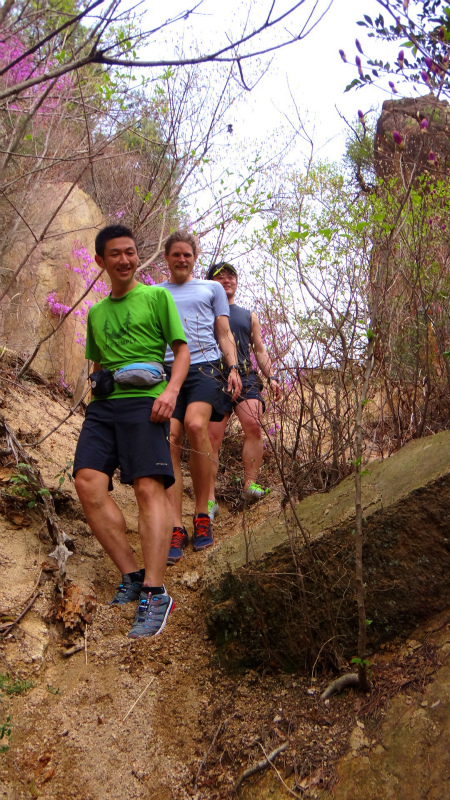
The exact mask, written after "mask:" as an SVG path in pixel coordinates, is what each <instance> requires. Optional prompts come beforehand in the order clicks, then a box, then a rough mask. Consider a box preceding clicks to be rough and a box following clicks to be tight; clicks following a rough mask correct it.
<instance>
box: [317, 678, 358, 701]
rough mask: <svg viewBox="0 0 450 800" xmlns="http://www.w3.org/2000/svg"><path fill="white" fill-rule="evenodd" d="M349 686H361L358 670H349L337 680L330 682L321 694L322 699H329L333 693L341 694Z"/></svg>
mask: <svg viewBox="0 0 450 800" xmlns="http://www.w3.org/2000/svg"><path fill="white" fill-rule="evenodd" d="M348 686H359V676H358V673H357V672H348V673H347V675H342V676H341V677H340V678H337V679H336V680H335V681H333V682H332V683H330V684H329V685H328V686H327V688H326V689H325V691H324V692H322V694H321V695H320V699H321V700H327V699H328V697H331V695H333V694H339V692H342V690H343V689H347V687H348Z"/></svg>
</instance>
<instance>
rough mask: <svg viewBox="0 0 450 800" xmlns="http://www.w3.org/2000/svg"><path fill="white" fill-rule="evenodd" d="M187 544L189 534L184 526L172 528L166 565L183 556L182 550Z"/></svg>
mask: <svg viewBox="0 0 450 800" xmlns="http://www.w3.org/2000/svg"><path fill="white" fill-rule="evenodd" d="M188 544H189V536H188V533H187V530H186V528H179V527H177V528H174V529H173V533H172V542H171V544H170V550H169V554H168V556H167V566H169V567H170V566H172V565H173V564H176V563H177V561H180V560H181V559H182V558H183V550H184V548H185V547H187V546H188Z"/></svg>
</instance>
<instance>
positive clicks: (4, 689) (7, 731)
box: [0, 673, 33, 753]
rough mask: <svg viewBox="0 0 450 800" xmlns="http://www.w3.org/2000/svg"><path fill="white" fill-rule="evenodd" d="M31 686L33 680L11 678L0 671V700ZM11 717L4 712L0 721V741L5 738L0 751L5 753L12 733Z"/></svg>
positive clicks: (18, 693)
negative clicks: (3, 717)
mask: <svg viewBox="0 0 450 800" xmlns="http://www.w3.org/2000/svg"><path fill="white" fill-rule="evenodd" d="M32 686H33V681H29V680H22V679H21V678H13V677H12V676H11V675H9V674H8V673H6V674H2V673H0V700H2V699H3V698H4V696H5V695H6V696H7V697H12V696H13V695H21V694H24V693H25V692H27V691H28V690H29V689H31V687H32ZM12 730H13V728H12V719H11V714H9V712H8V711H7V712H6V716H5V721H4V722H0V742H1V741H2V740H6V744H0V753H6V752H7V751H8V750H9V746H10V739H11V735H12Z"/></svg>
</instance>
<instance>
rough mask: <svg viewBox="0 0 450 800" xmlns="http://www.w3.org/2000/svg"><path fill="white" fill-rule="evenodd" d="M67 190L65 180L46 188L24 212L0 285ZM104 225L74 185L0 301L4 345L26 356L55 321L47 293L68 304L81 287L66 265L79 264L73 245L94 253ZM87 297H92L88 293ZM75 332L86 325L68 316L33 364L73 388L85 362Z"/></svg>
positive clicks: (80, 332)
mask: <svg viewBox="0 0 450 800" xmlns="http://www.w3.org/2000/svg"><path fill="white" fill-rule="evenodd" d="M69 189H70V184H68V183H57V184H49V185H46V186H44V188H43V190H42V191H41V194H40V197H39V198H38V202H36V204H35V205H34V206H33V208H32V210H31V212H30V213H29V214H28V216H27V225H26V226H25V225H23V226H21V227H19V228H18V231H17V236H16V237H15V241H14V244H13V245H12V246H11V247H10V248H9V250H8V252H7V253H6V254H5V256H4V258H3V264H2V266H3V270H2V273H3V285H5V284H6V283H7V282H8V281H9V280H10V276H11V275H12V274H13V272H14V271H15V270H16V269H17V267H18V266H19V265H20V263H21V262H22V260H23V258H24V257H25V256H26V254H27V253H28V252H29V251H30V249H31V247H32V245H33V242H34V241H35V240H34V236H36V237H37V238H39V236H40V235H41V233H42V231H43V230H44V229H45V227H46V225H47V224H48V221H49V219H50V218H51V216H52V214H53V213H54V211H55V210H56V208H57V207H58V205H59V204H60V203H61V201H62V200H63V199H64V196H65V195H66V194H67V193H68V191H69ZM103 224H104V221H103V216H102V213H101V211H100V209H99V208H98V206H97V205H96V204H95V203H94V201H93V200H92V199H91V198H90V197H89V195H87V194H86V193H85V192H83V191H82V190H81V189H79V188H78V187H76V186H75V188H74V189H73V190H72V191H71V192H70V194H69V195H68V197H67V199H66V200H65V202H64V203H63V205H62V207H61V209H60V210H59V211H58V213H57V215H56V216H55V219H54V220H53V221H52V223H51V225H50V226H49V229H48V231H47V232H46V234H45V238H44V239H43V241H42V242H41V243H40V244H39V245H38V247H37V248H36V249H35V250H34V252H33V254H32V256H31V258H30V259H29V262H28V263H27V265H26V266H25V267H24V269H22V271H21V272H20V274H19V276H18V278H17V280H16V282H15V283H14V284H13V286H12V287H11V289H10V290H9V292H8V295H7V296H6V297H5V298H4V300H3V301H2V308H1V312H2V313H1V315H0V341H1V343H2V345H3V346H6V347H7V348H9V349H10V350H13V351H15V352H16V353H18V354H19V355H21V356H23V357H25V358H26V357H28V356H29V355H30V353H32V352H33V350H34V348H35V346H36V344H37V343H38V342H39V341H40V340H41V339H42V338H43V337H44V336H46V335H47V334H48V333H49V332H51V330H52V328H54V327H55V326H56V324H57V323H58V322H59V317H58V316H56V315H55V314H54V313H52V311H51V309H50V306H49V303H48V302H47V300H46V298H47V297H48V295H49V294H51V293H52V292H55V293H56V298H57V300H58V301H59V302H60V303H63V304H64V305H66V306H72V305H73V303H74V302H76V300H77V299H78V298H79V297H80V295H81V294H82V293H83V292H84V291H85V285H84V279H83V276H82V275H81V274H78V273H76V272H73V271H72V270H71V269H68V268H67V267H66V264H69V265H72V266H75V267H77V266H78V263H77V259H76V257H75V258H74V256H73V253H72V251H73V249H74V247H77V246H78V249H79V248H85V249H86V250H87V252H88V253H89V254H90V255H91V257H93V255H94V239H95V235H96V233H97V231H98V229H99V228H101V227H102V225H103ZM87 299H88V300H89V299H90V300H93V299H94V297H93V296H92V295H91V296H90V297H88V298H87ZM97 299H98V298H97ZM77 334H78V338H80V337H81V338H84V336H85V325H83V324H82V323H81V321H80V318H79V317H78V316H75V315H73V314H72V315H71V316H70V317H69V318H68V319H67V321H66V322H65V323H64V324H63V325H62V326H61V328H60V330H59V331H58V332H57V333H56V334H55V335H54V336H52V337H51V338H50V339H49V340H48V341H47V342H45V343H44V344H43V345H42V347H41V349H40V351H39V353H38V355H37V357H36V359H35V361H34V362H33V367H34V368H35V369H36V370H37V371H38V372H40V373H41V374H42V375H43V376H44V377H46V378H48V379H51V380H57V381H59V380H63V381H64V383H66V384H68V385H71V386H73V387H75V384H76V382H77V379H78V377H79V375H80V372H81V371H82V369H83V366H84V363H85V359H84V348H83V346H82V345H80V344H79V343H77Z"/></svg>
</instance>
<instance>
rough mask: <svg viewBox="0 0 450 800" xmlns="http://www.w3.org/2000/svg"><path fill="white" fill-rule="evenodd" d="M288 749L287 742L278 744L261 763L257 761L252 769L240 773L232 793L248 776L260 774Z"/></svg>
mask: <svg viewBox="0 0 450 800" xmlns="http://www.w3.org/2000/svg"><path fill="white" fill-rule="evenodd" d="M288 747H289V742H284V743H283V744H280V746H279V747H277V748H276V750H272V752H271V753H269V755H268V756H266V757H265V758H263V760H262V761H258V763H257V764H253V766H252V767H249V768H248V769H246V770H245V772H243V773H242V775H241V776H240V778H238V779H237V781H236V783H235V784H234V787H233V791H234V792H237V790H238V789H239V787H240V785H241V784H242V783H243V781H245V780H246V779H247V778H250V776H251V775H254V774H255V773H256V772H261V770H263V769H265V768H266V767H268V766H269V765H270V764H271V762H272V761H273V760H274V759H275V758H276V757H277V756H278V755H279V754H280V753H283V752H284V751H285V750H287V748H288Z"/></svg>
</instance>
